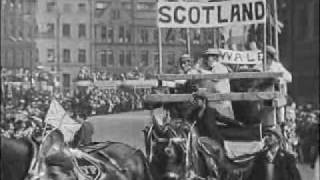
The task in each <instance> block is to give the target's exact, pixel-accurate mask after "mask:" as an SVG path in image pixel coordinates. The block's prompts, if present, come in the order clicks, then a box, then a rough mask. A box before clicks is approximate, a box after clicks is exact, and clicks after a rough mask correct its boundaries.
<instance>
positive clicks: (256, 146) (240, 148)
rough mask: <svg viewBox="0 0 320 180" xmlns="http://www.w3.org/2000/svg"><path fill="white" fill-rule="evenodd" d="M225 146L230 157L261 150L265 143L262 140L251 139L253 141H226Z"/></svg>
mask: <svg viewBox="0 0 320 180" xmlns="http://www.w3.org/2000/svg"><path fill="white" fill-rule="evenodd" d="M224 148H225V150H226V153H227V156H228V157H229V158H230V159H234V158H237V157H239V156H243V155H245V154H253V153H256V152H259V151H261V150H262V148H263V143H262V142H261V141H251V142H238V141H237V142H234V141H224Z"/></svg>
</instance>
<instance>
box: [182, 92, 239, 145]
mask: <svg viewBox="0 0 320 180" xmlns="http://www.w3.org/2000/svg"><path fill="white" fill-rule="evenodd" d="M193 97H194V101H195V102H194V106H193V107H192V110H188V111H189V112H190V113H189V112H187V113H188V114H187V115H186V119H187V120H188V121H195V120H196V121H197V124H196V126H197V128H198V131H199V134H200V136H207V137H210V138H212V139H214V140H217V141H218V142H220V143H221V144H223V137H222V136H221V134H220V132H219V129H218V126H217V122H220V123H223V124H225V125H228V126H234V127H239V126H240V127H241V126H242V124H241V123H240V122H239V121H234V120H233V119H230V118H229V117H225V116H222V115H221V114H220V113H219V112H218V111H217V110H216V109H215V108H213V107H210V106H208V100H207V98H206V96H205V94H204V93H202V92H198V93H194V94H193Z"/></svg>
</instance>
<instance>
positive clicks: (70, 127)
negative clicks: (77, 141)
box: [45, 99, 81, 142]
mask: <svg viewBox="0 0 320 180" xmlns="http://www.w3.org/2000/svg"><path fill="white" fill-rule="evenodd" d="M45 122H46V123H48V124H50V125H52V126H54V127H55V128H58V129H59V130H61V132H62V133H63V135H64V139H65V141H66V142H70V141H71V140H72V139H73V137H74V135H75V133H76V132H77V131H78V130H79V129H80V127H81V124H80V123H78V122H76V121H75V120H73V119H72V118H71V117H70V116H69V115H68V114H67V112H66V111H65V110H64V109H63V107H62V106H61V105H60V104H59V103H58V102H57V100H55V99H53V100H52V101H51V104H50V107H49V110H48V112H47V115H46V118H45Z"/></svg>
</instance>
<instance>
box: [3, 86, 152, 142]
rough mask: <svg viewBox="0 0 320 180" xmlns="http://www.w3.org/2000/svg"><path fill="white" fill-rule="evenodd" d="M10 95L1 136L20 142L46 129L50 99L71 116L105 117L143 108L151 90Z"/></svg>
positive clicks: (29, 91)
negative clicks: (20, 138) (33, 133)
mask: <svg viewBox="0 0 320 180" xmlns="http://www.w3.org/2000/svg"><path fill="white" fill-rule="evenodd" d="M10 91H11V93H9V96H8V93H5V94H6V97H4V94H3V92H2V99H1V125H0V127H1V134H2V135H4V136H6V137H15V138H19V137H22V136H27V135H29V134H30V133H31V132H32V131H34V130H40V129H41V128H43V125H44V124H43V120H44V119H45V116H46V113H47V111H48V109H49V106H50V102H51V99H52V98H54V99H56V100H57V101H58V102H59V103H60V104H61V105H62V106H63V108H64V109H65V110H66V111H67V112H68V113H70V116H74V115H77V114H78V115H79V114H81V115H84V116H86V117H88V116H94V115H105V114H111V113H119V112H124V111H134V110H138V109H142V108H143V99H144V97H145V96H146V94H148V93H150V89H133V88H130V87H120V88H116V89H99V88H97V87H93V88H88V89H86V91H84V92H79V91H77V92H75V93H74V94H73V95H71V94H70V93H67V94H64V95H62V94H61V93H52V92H49V91H43V90H36V89H33V88H32V89H24V88H21V87H11V89H10Z"/></svg>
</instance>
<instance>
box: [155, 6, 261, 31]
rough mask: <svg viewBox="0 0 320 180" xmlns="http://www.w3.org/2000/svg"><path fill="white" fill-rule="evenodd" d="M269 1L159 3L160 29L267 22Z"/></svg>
mask: <svg viewBox="0 0 320 180" xmlns="http://www.w3.org/2000/svg"><path fill="white" fill-rule="evenodd" d="M265 8H266V7H265V0H231V1H224V2H205V3H199V2H198V3H194V2H183V3H182V2H159V3H158V17H157V20H158V26H159V27H167V28H203V27H220V26H227V25H235V24H258V23H264V22H265V18H266V12H265V11H266V10H265Z"/></svg>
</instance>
